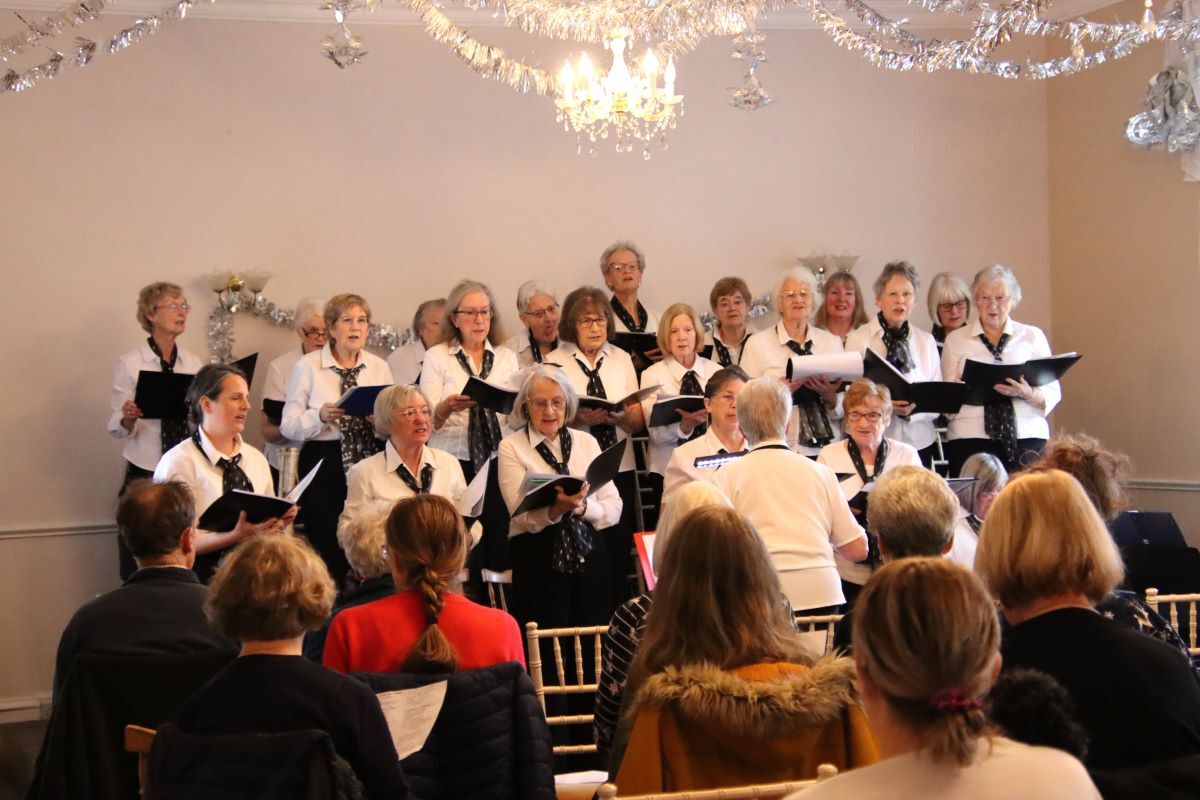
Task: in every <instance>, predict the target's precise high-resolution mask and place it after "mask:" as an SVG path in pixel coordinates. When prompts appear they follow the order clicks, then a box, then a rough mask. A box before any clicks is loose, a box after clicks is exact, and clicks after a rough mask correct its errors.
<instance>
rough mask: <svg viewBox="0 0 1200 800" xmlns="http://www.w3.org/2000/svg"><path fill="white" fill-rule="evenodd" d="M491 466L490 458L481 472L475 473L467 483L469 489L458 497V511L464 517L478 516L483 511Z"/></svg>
mask: <svg viewBox="0 0 1200 800" xmlns="http://www.w3.org/2000/svg"><path fill="white" fill-rule="evenodd" d="M491 468H492V462H491V460H490V459H489V460H488V462H487V463H486V464H484V465H483V466H482V467H480V469H479V472H476V473H475V477H474V478H472V479H471V482H470V483H469V484H467V490H466V491H465V492H463V493H462V495H461V496H460V497H459V498H458V503H457V508H458V513H460V514H462V515H463V516H464V517H478V516H479V515H480V514H482V513H483V496H484V493H485V492H486V491H487V481H488V471H489V470H491Z"/></svg>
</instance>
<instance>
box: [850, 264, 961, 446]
mask: <svg viewBox="0 0 1200 800" xmlns="http://www.w3.org/2000/svg"><path fill="white" fill-rule="evenodd" d="M920 288H921V279H920V277H919V276H918V275H917V268H916V267H914V266H913V265H912V264H910V263H908V262H907V261H893V262H892V263H890V264H887V265H886V266H884V268H883V271H882V272H880V273H879V277H878V278H876V279H875V286H874V289H875V305H877V306H878V307H879V313H878V314H876V315H875V318H874V319H872V320H871V321H870V322H868V323H867V324H866V325H864V326H862V327H861V328H859V329H858V330H856V331H854V333H852V334H850V337H849V338H848V339H847V341H846V349H847V350H856V351H857V352H858V353H859V354H861V355H866V353H867V351H868V350H870V351H872V352H873V353H875V355H877V356H879V357H880V358H882V359H884V360H886V361H887V362H888V363H889V364H891V365H892V366H893V367H895V368H896V370H897V371H898V372H901V373H903V374H904V377H905V378H906V379H908V380H909V381H910V382H912V383H921V382H924V381H940V380H941V379H942V362H941V357H940V355H939V353H938V348H937V342H935V341H934V339H933V336H931V335H930V334H928V333H926V332H925V331H923V330H920V329H918V328H917V327H915V326H914V325H913V324H912V322H911V317H912V310H913V307H914V306H915V305H916V302H917V292H918V291H919V290H920ZM936 418H937V414H928V413H924V414H922V413H916V411H915V408H914V406H913V404H912V403H906V402H904V401H903V400H893V401H892V422H891V425H889V426H888V429H887V435H888V438H890V439H895V440H896V441H898V442H904V443H905V444H910V445H912V446H913V447H915V448H916V449H917V450H918V451H919V452H920V453H921V463H922V464H924V465H925V466H927V467H928V466H931V465H932V464H933V457H934V456H935V455H937V431H936V430H935V429H934V420H935V419H936Z"/></svg>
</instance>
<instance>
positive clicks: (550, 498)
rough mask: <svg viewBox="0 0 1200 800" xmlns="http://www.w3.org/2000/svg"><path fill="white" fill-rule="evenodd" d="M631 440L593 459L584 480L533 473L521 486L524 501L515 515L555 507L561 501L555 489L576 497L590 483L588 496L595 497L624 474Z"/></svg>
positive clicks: (528, 475) (623, 440)
mask: <svg viewBox="0 0 1200 800" xmlns="http://www.w3.org/2000/svg"><path fill="white" fill-rule="evenodd" d="M628 441H629V440H628V439H622V440H621V441H619V442H617V443H616V444H614V445H613V446H612V447H610V448H608V449H607V450H605V451H604V452H603V453H601V454H600V455H598V456H596V457H595V458H593V459H592V463H591V464H589V465H588V468H587V472H586V473H584V476H583V477H582V478H580V477H576V476H575V475H554V474H552V473H546V472H530V473H528V474H526V475H525V480H524V481H522V482H521V494H523V495H524V498H523V499H522V500H521V504H520V505H519V506H517V509H516V510H515V511H513V513H512V515H513V516H514V517H515V516H517V515H518V514H524V513H525V512H526V511H536V510H537V509H539V508H546V507H547V506H550V505H553V504H554V501H555V500H556V499H557V498H558V492H556V491H555V490H554V489H555V487H557V486H561V487H562V490H563V492H565V493H566V494H575V493H576V492H578V491H579V490H580V489H581V488H582V487H583V483H584V481H587V483H588V496H589V497H590V496H591V495H593V494H595V493H596V492H597V491H598V490H599V489H600V488H601V487H602V486H604V484H606V483H608V482H610V481H611V480H612V479H613V478H615V477H617V473H618V472H620V471H621V458H622V457H623V456H624V455H625V444H626V442H628Z"/></svg>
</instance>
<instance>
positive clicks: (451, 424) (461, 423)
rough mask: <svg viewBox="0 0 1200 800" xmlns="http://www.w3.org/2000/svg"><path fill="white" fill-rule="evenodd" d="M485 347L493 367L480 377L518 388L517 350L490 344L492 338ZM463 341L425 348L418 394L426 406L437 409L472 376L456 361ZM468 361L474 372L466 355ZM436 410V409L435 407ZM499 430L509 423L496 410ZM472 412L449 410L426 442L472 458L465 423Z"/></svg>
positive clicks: (458, 456) (464, 385)
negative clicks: (449, 412) (440, 425)
mask: <svg viewBox="0 0 1200 800" xmlns="http://www.w3.org/2000/svg"><path fill="white" fill-rule="evenodd" d="M484 347H485V348H486V349H488V350H490V351H492V371H491V372H489V373H488V376H487V377H486V378H484V379H483V380H486V381H487V382H488V383H494V384H497V385H499V386H508V387H510V388H512V389H520V388H521V387H520V386H517V385H514V384H515V383H516V381H518V380H520V374H519V372H518V369H517V354H516V353H514V352H513V351H512V350H509V349H508V348H507V347H505V346H504V345H499V346H496V347H493V346H492V344H491V342H484ZM462 349H463V348H462V344H461V343H459V342H455V343H453V344H451V343H449V342H442V343H441V344H438V345H434V346H433V347H431V348H429V349H428V350H426V351H425V364H424V366H422V367H421V394H423V395H425V399H426V400H427V401H429V408H430V409H436V408H437V407H438V404H439V403H441V402H442V400H444V399H445V398H447V397H449V396H450V395H452V394H462V390H463V388H464V387H466V385H467V380H468V379H469V378H470V377H471V375H470V374H468V373H467V371H466V370H464V369H463V368H462V365H461V364H459V363H458V357H457V356H456V355H455V354H456V353H459V352H462ZM467 360H468V362H469V363H470V364H471V369H472V370H473V371H474V373H475V374H476V375H478V370H476V369H475V362H474V361H472V360H471V359H470V357H469V356H468V358H467ZM434 413H436V411H434ZM497 417H498V418H499V421H500V427H501V433H502V434H503V433H504V432H505V431H504V430H503V429H504V427H505V426H506V425H507V424H508V418H507V416H506V415H504V414H498V415H497ZM470 418H471V412H470V410H468V409H463V410H462V411H455V412H454V413H452V414H451V415H450V416H449V417H448V418H447V419H446V421H445V422H444V423H442V427H441V429H439V430H435V431H434V432H433V433H432V434H430V436H429V446H430V447H436V448H438V449H439V450H445V451H446V452H447V453H449V454H450V455H452V456H454V457H455V458H457V459H458V460H459V461H469V460H470V459H471V447H470V444H469V442H468V439H467V430H468V423H469V422H470Z"/></svg>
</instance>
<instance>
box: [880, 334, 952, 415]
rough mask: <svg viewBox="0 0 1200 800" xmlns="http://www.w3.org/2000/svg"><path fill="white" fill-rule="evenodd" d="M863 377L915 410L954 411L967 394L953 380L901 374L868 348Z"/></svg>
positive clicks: (950, 412)
mask: <svg viewBox="0 0 1200 800" xmlns="http://www.w3.org/2000/svg"><path fill="white" fill-rule="evenodd" d="M863 377H864V378H870V379H871V380H873V381H875V383H878V384H880V385H881V386H886V387H887V388H888V391H890V392H891V393H892V399H893V400H902V401H904V402H906V403H912V404H913V405H915V406H916V407H917V411H918V412H927V413H930V414H955V413H957V412H958V409H959V408H960V407H962V404H963V401H964V400H965V399H966V397H967V385H966V384H965V383H956V382H953V381H917V382H915V383H914V382H912V381H909V380H908V379H907V378H905V377H904V375H903V374H901V373H900V371H899V370H897V369H896V368H895V367H893V366H892V365H891V364H890V363H888V362H887V361H886V360H885V359H882V358H880V357H879V356H878V355H876V354H875V353H874V351H871V350H868V351H867V354H866V355H865V356H863Z"/></svg>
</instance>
